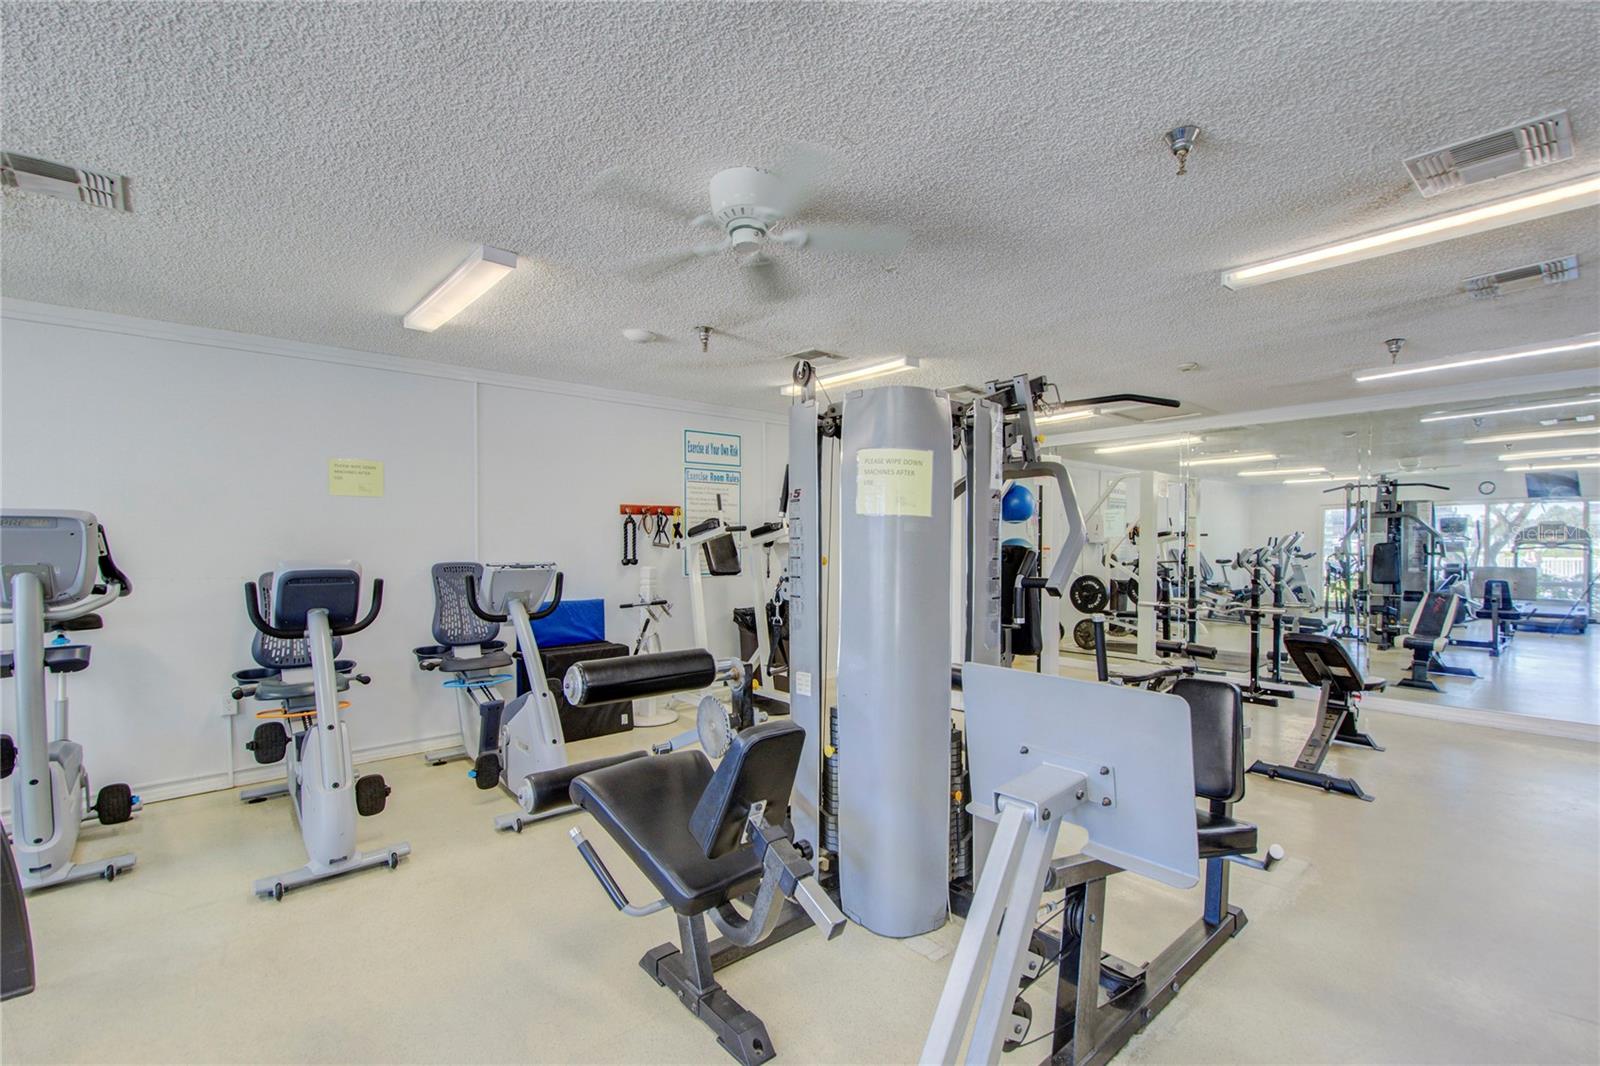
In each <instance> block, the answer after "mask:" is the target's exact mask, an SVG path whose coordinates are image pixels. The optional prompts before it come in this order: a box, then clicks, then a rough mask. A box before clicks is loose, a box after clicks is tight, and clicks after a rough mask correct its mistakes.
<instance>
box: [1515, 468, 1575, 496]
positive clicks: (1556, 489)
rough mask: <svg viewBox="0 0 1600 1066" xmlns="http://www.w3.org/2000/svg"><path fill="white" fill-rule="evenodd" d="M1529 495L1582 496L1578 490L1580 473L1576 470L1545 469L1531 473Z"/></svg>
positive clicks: (1529, 476)
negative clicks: (1541, 471) (1569, 471)
mask: <svg viewBox="0 0 1600 1066" xmlns="http://www.w3.org/2000/svg"><path fill="white" fill-rule="evenodd" d="M1527 477H1528V497H1529V498H1530V499H1542V498H1546V497H1550V496H1580V495H1582V493H1580V492H1579V491H1578V475H1577V472H1576V471H1574V472H1572V473H1568V472H1566V471H1559V472H1557V471H1545V472H1544V473H1537V474H1529V475H1527Z"/></svg>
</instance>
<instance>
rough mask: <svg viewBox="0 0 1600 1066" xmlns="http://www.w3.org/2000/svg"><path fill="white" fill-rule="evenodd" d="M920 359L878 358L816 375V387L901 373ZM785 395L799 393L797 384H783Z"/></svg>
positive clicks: (826, 386) (900, 356)
mask: <svg viewBox="0 0 1600 1066" xmlns="http://www.w3.org/2000/svg"><path fill="white" fill-rule="evenodd" d="M919 365H921V364H920V361H919V360H918V359H917V358H916V357H915V356H910V355H897V356H895V357H894V358H893V359H879V360H878V361H877V362H875V363H864V364H862V365H861V366H853V367H846V368H845V369H843V370H836V371H834V372H833V373H832V374H819V375H817V387H818V388H821V389H831V388H833V387H834V386H835V385H849V384H851V383H853V382H857V381H866V380H867V379H868V378H881V377H887V376H888V375H890V374H901V373H904V372H905V371H907V370H915V369H916V368H917V367H918V366H919ZM783 394H784V395H785V396H798V395H800V386H799V385H785V386H784V387H783Z"/></svg>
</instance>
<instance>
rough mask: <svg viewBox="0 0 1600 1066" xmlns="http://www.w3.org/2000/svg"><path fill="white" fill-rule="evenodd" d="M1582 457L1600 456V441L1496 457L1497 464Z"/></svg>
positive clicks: (1509, 453)
mask: <svg viewBox="0 0 1600 1066" xmlns="http://www.w3.org/2000/svg"><path fill="white" fill-rule="evenodd" d="M1580 455H1600V441H1595V442H1594V443H1593V444H1574V445H1573V446H1572V447H1570V448H1545V449H1541V450H1540V451H1536V452H1506V453H1505V454H1504V455H1497V456H1495V461H1496V462H1501V463H1520V462H1521V461H1522V460H1524V459H1576V458H1578V456H1580Z"/></svg>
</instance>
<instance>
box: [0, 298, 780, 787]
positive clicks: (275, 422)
mask: <svg viewBox="0 0 1600 1066" xmlns="http://www.w3.org/2000/svg"><path fill="white" fill-rule="evenodd" d="M0 327H3V333H0V503H3V505H4V506H5V507H8V508H13V507H32V508H71V509H81V510H88V511H92V512H94V513H95V514H97V515H98V516H99V517H100V519H101V520H102V521H103V522H104V523H105V525H106V528H107V532H108V535H109V537H110V540H111V544H112V548H113V551H114V553H115V556H116V559H117V562H118V563H119V564H120V565H121V567H122V568H123V569H124V570H125V571H126V572H127V573H128V575H129V576H130V578H131V579H132V580H133V583H134V594H133V595H132V596H130V597H128V598H126V599H124V600H121V601H118V602H117V603H115V604H113V605H111V606H110V607H109V608H107V609H106V610H105V612H104V616H105V620H106V628H105V629H103V630H101V631H99V632H96V633H92V634H89V635H88V642H89V643H91V644H92V645H93V647H94V660H93V665H92V667H91V668H90V670H88V671H87V672H85V673H83V674H80V675H74V676H73V677H72V678H71V681H70V690H71V694H72V697H73V721H72V729H73V734H74V736H75V737H76V738H77V739H79V740H81V741H82V742H83V743H84V745H85V747H86V749H87V754H88V759H89V763H90V767H91V772H92V773H93V774H94V777H95V780H97V781H99V782H106V781H113V780H126V781H128V782H130V783H131V784H133V785H134V786H135V788H136V790H137V791H142V792H143V793H144V794H145V795H147V796H149V797H151V798H159V797H161V796H166V795H177V794H183V793H186V792H192V791H201V790H204V789H208V788H216V787H223V786H226V785H227V784H228V783H229V776H228V770H229V760H230V741H229V728H228V720H227V718H225V717H224V711H225V709H227V708H229V707H231V701H229V700H228V699H227V698H226V695H227V691H228V689H229V688H230V685H231V682H230V680H229V673H230V672H231V671H233V670H235V669H239V668H242V667H245V666H249V665H252V664H251V663H250V661H249V654H248V645H249V637H250V628H249V625H248V623H247V622H246V620H245V617H244V611H243V606H242V598H243V591H242V584H243V582H244V581H245V580H247V579H250V578H253V577H255V576H256V575H257V574H258V573H259V572H260V571H262V570H266V569H269V568H271V567H272V566H273V565H275V564H276V563H277V562H278V561H280V560H284V559H306V558H312V559H315V558H324V559H326V558H354V559H356V560H358V561H359V562H360V563H361V564H362V567H363V570H364V572H365V574H366V576H367V577H369V578H371V577H382V578H383V579H384V581H385V601H384V609H383V613H382V615H381V616H380V618H379V620H378V621H377V623H376V624H375V625H374V626H373V627H372V628H371V629H369V630H367V631H365V632H364V633H362V634H360V635H359V636H356V637H353V638H351V640H350V641H349V642H348V644H347V646H346V654H347V655H349V656H350V657H353V658H355V659H357V660H358V661H359V662H360V664H361V668H362V670H363V671H364V672H369V673H370V674H371V675H372V677H373V684H372V685H371V686H370V687H369V688H364V689H357V690H356V692H355V694H354V696H353V700H354V707H353V708H352V710H351V712H350V719H349V720H350V723H351V731H352V734H353V738H354V741H355V744H356V746H357V748H358V750H359V751H361V752H365V753H367V754H368V755H369V756H370V755H372V754H377V753H382V752H401V751H411V750H421V748H423V747H424V746H427V745H428V744H430V743H438V742H439V741H441V740H442V739H444V738H445V737H447V736H448V735H449V734H450V733H451V732H452V731H453V729H454V721H455V718H454V710H453V705H452V702H451V701H450V700H449V699H448V698H447V696H446V694H445V693H443V692H442V691H441V690H440V689H439V687H438V678H437V677H436V676H435V675H431V674H430V675H424V674H422V673H420V672H419V671H418V670H417V669H416V665H415V659H414V658H413V656H412V655H411V652H410V649H411V648H412V647H413V646H415V645H418V644H423V643H430V642H431V637H430V635H429V621H430V618H431V614H432V591H431V588H430V587H429V581H428V569H429V567H430V566H431V564H433V563H434V562H437V561H440V560H444V559H453V558H488V559H536V560H553V561H556V562H558V563H560V564H561V566H562V569H563V570H564V571H565V573H566V580H567V595H569V596H572V597H574V598H578V597H604V598H605V599H606V600H607V602H608V605H609V606H608V612H607V615H608V617H607V631H608V636H610V637H612V638H613V639H619V640H624V641H625V640H627V639H628V638H629V637H630V636H631V633H632V625H633V622H632V619H631V618H628V617H625V616H624V612H621V611H619V610H618V609H617V608H616V606H615V605H616V604H617V603H618V602H620V601H622V600H627V599H631V598H632V597H633V595H634V592H635V590H636V588H637V583H638V572H637V568H633V567H628V568H624V567H622V566H621V565H620V562H619V560H620V555H621V546H620V536H621V526H620V519H619V517H618V514H617V505H618V504H619V503H623V502H630V503H635V502H637V503H657V502H659V503H681V502H682V499H683V463H682V455H683V445H682V439H683V431H684V430H685V429H686V428H694V429H708V430H717V431H721V432H728V433H738V434H739V435H740V436H741V437H742V438H743V448H744V454H743V471H744V479H745V484H744V488H743V505H744V516H745V518H746V519H747V520H749V521H752V522H755V521H762V520H766V519H769V518H771V517H774V513H775V511H776V499H777V491H778V486H777V481H776V480H775V473H774V472H775V471H776V477H779V478H781V472H782V464H783V461H784V459H783V454H782V452H783V450H784V449H785V445H786V438H785V436H784V434H783V432H782V428H781V426H778V425H776V424H774V423H773V422H771V421H769V420H766V419H764V418H763V417H762V416H758V415H750V414H747V413H741V412H732V411H725V410H717V409H713V408H695V405H687V404H676V403H669V402H663V401H659V400H655V399H653V398H647V397H637V396H630V395H627V394H622V393H610V392H605V391H603V390H597V389H588V388H582V387H568V386H560V385H549V384H544V383H539V382H536V381H532V380H524V379H518V378H514V377H511V376H509V375H489V374H475V373H473V372H468V371H462V370H459V369H456V368H445V367H440V366H435V365H432V364H425V363H417V362H415V361H413V360H401V359H396V358H390V357H385V356H372V355H366V354H362V353H354V352H343V351H338V350H333V349H325V348H317V347H314V346H308V345H299V344H292V343H288V342H279V341H273V340H269V339H266V338H251V337H243V336H240V335H236V334H227V333H222V332H220V331H211V330H200V329H192V328H189V327H181V326H171V325H165V324H161V323H148V322H141V321H139V320H132V319H125V318H121V317H119V316H108V315H97V314H89V313H81V312H70V311H65V310H63V309H59V308H42V307H39V306H38V305H21V304H7V305H6V307H5V309H4V317H3V319H0ZM685 408H692V409H693V410H689V411H686V410H684V409H685ZM769 431H770V432H769ZM774 449H775V450H774ZM334 457H340V458H363V459H380V460H382V461H383V462H384V464H385V469H384V477H385V485H384V495H383V496H382V497H381V498H376V499H358V498H347V497H335V496H330V495H329V494H328V491H327V460H328V459H330V458H334ZM640 555H641V560H642V561H643V562H645V563H654V564H655V565H656V566H657V572H658V574H659V575H660V578H661V580H662V583H663V585H664V590H665V594H666V595H667V596H668V597H670V598H671V599H672V600H673V601H674V603H675V605H676V607H677V611H676V616H677V617H676V618H675V620H674V623H673V625H672V626H671V627H670V628H669V629H668V631H667V632H666V633H665V635H664V640H665V642H666V646H667V647H673V646H677V645H683V644H687V643H688V642H689V635H688V634H689V622H688V594H687V582H686V581H685V579H684V577H683V570H682V565H681V562H680V556H679V555H678V554H677V553H674V552H670V551H662V552H653V551H652V550H651V549H650V548H649V547H648V544H647V542H646V541H643V540H642V543H641V548H640ZM744 593H745V586H744V583H743V582H739V581H735V580H734V579H724V580H722V581H711V582H708V613H709V617H710V623H709V625H710V629H711V631H712V633H713V634H715V636H714V637H713V644H714V645H715V646H716V650H723V651H726V650H731V649H732V648H733V647H734V646H735V643H736V640H735V636H734V631H733V627H732V624H731V621H729V620H728V617H729V616H728V611H729V610H730V609H731V607H732V606H733V605H734V604H735V603H736V602H743V600H744V599H745V598H747V597H745V595H744ZM7 640H8V642H9V637H8V638H7ZM0 692H3V699H4V707H3V716H4V717H3V721H4V723H5V725H6V728H8V729H9V728H11V727H12V726H11V724H12V723H13V722H14V717H13V715H14V709H13V707H12V705H11V704H12V695H13V693H12V686H10V685H4V686H0ZM253 725H254V722H253V720H252V719H250V718H248V717H247V716H241V718H240V719H239V721H238V729H237V731H236V733H237V735H236V736H235V738H234V740H233V742H232V751H231V756H232V758H233V759H234V760H235V761H236V763H237V765H238V766H239V767H240V768H248V769H249V770H251V771H254V769H255V764H254V762H253V760H252V759H251V758H250V757H249V755H248V754H247V753H245V752H244V751H243V748H242V744H243V741H244V740H245V739H247V734H248V733H249V732H250V729H251V728H252V727H253ZM280 772H281V769H280V768H279V767H267V768H264V774H260V775H256V776H270V775H276V774H277V773H280ZM239 779H240V780H243V779H245V778H244V777H240V778H239Z"/></svg>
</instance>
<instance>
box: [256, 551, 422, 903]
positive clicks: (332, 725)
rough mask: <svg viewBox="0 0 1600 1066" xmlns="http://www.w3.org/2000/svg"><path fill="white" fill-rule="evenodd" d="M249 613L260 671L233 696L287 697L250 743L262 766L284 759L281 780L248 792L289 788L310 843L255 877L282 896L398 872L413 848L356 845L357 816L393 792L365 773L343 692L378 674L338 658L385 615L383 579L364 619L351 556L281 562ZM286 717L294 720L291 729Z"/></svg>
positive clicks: (377, 807)
mask: <svg viewBox="0 0 1600 1066" xmlns="http://www.w3.org/2000/svg"><path fill="white" fill-rule="evenodd" d="M244 592H245V596H244V602H245V611H246V613H247V614H248V615H249V616H250V624H251V625H253V626H255V628H256V632H257V635H256V637H255V639H254V640H252V641H251V645H250V651H251V654H252V655H253V656H254V658H255V660H256V662H258V663H260V664H261V669H258V670H241V671H239V672H238V673H235V674H234V675H233V676H234V680H235V681H238V682H240V685H239V687H237V688H235V689H234V690H233V698H234V699H236V700H237V699H244V698H246V697H253V698H255V699H257V700H262V701H274V702H281V704H282V708H281V710H272V711H264V712H259V713H258V714H257V717H270V718H273V719H278V720H274V721H266V722H262V723H261V724H260V725H258V726H257V727H256V732H255V737H254V739H253V740H251V742H250V743H249V744H247V745H245V747H246V748H248V749H249V750H250V751H252V752H254V753H255V757H256V762H258V763H263V764H265V763H275V762H278V761H280V760H283V761H284V763H285V771H286V772H285V781H284V783H283V784H281V785H267V786H265V787H262V788H253V789H246V790H245V791H243V792H241V793H240V795H239V798H240V799H242V800H243V801H245V802H246V803H259V802H260V801H262V800H264V799H267V798H269V797H272V796H279V795H288V796H289V798H290V799H291V800H292V801H293V803H294V814H295V819H296V820H297V821H298V822H299V823H300V836H301V839H302V840H304V841H305V847H306V856H307V859H306V864H305V865H304V866H301V867H299V868H298V869H294V870H289V871H287V872H285V873H281V874H277V875H275V876H272V877H263V878H261V879H259V880H257V881H256V883H255V893H256V895H257V896H261V897H262V898H265V897H267V896H271V897H272V898H273V899H282V898H283V894H284V893H285V892H287V891H289V890H290V889H293V888H299V887H301V886H302V885H309V884H312V883H313V882H316V881H322V880H326V879H327V878H330V877H338V876H339V875H341V874H347V873H352V872H354V871H356V870H365V869H369V868H371V867H374V866H387V867H389V869H391V870H392V869H394V868H395V867H396V866H398V865H400V860H401V859H403V858H405V857H406V856H407V855H409V854H411V845H410V844H406V843H400V844H391V845H389V846H388V847H385V848H379V849H377V850H376V851H362V850H360V849H359V848H357V847H356V815H357V814H360V815H363V816H370V815H374V814H378V813H379V812H381V811H382V810H383V808H384V806H385V804H386V803H387V801H388V796H389V792H390V789H389V787H388V785H386V784H385V783H384V780H383V777H382V776H381V775H379V774H363V775H361V776H359V777H358V776H357V775H356V771H355V765H354V763H353V761H352V758H351V754H350V734H349V731H348V729H347V728H346V726H345V722H344V714H343V711H344V707H345V704H344V703H343V702H341V701H340V699H339V693H341V692H343V691H345V690H346V689H348V688H349V687H350V682H351V681H359V682H360V683H362V684H368V683H370V681H371V679H370V678H368V677H366V676H365V675H362V674H356V673H354V671H355V666H356V664H355V663H354V662H352V661H350V660H348V659H338V658H336V656H337V655H338V653H339V646H340V642H339V640H338V638H339V637H346V636H350V635H351V634H354V633H359V632H361V631H362V630H363V629H366V628H367V627H368V626H370V625H371V624H372V623H373V621H374V620H375V619H376V618H377V617H378V611H379V609H380V608H381V607H382V606H383V582H382V580H377V579H375V580H374V581H373V582H372V599H371V603H370V605H369V606H368V608H367V613H366V616H365V617H363V618H361V619H360V620H359V621H357V614H356V611H357V607H358V606H359V603H360V599H361V568H360V567H359V566H357V565H356V564H355V563H352V562H343V563H337V564H332V565H326V564H316V563H280V564H279V565H278V568H277V570H276V571H274V572H272V573H267V574H262V575H261V583H260V585H259V586H257V584H256V582H254V581H250V582H246V583H245V587H244ZM285 723H287V728H286V725H285Z"/></svg>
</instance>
